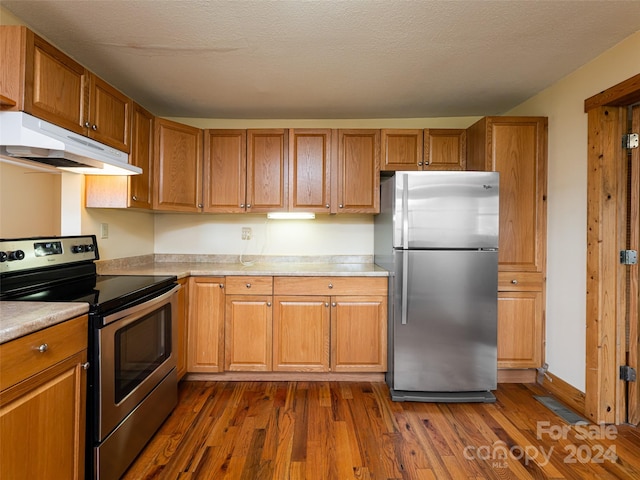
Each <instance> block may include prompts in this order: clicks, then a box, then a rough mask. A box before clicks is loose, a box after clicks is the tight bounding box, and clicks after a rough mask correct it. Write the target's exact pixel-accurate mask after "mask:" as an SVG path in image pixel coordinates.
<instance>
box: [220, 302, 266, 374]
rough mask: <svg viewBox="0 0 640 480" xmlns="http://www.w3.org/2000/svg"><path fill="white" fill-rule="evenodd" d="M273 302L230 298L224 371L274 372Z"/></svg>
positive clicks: (227, 306) (226, 324)
mask: <svg viewBox="0 0 640 480" xmlns="http://www.w3.org/2000/svg"><path fill="white" fill-rule="evenodd" d="M271 301H272V297H271V296H266V295H227V299H226V312H225V313H226V314H225V362H224V366H225V370H229V371H250V372H270V371H271V365H272V351H273V350H272V324H271V321H272V316H273V314H272V307H271Z"/></svg>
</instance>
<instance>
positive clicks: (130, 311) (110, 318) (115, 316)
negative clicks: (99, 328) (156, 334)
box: [103, 285, 180, 326]
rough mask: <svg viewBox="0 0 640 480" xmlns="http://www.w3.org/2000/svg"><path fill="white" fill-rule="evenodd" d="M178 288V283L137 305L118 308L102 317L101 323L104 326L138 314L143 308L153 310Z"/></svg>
mask: <svg viewBox="0 0 640 480" xmlns="http://www.w3.org/2000/svg"><path fill="white" fill-rule="evenodd" d="M178 290H180V285H176V286H175V287H173V288H172V289H171V290H169V291H168V292H165V293H163V294H162V295H160V296H158V297H155V298H153V299H152V300H148V301H146V302H143V303H140V304H138V305H134V306H133V307H129V308H127V309H125V310H120V311H119V312H116V313H112V314H111V315H107V316H106V317H104V320H103V325H104V326H106V325H109V324H110V323H113V322H115V321H118V320H120V319H121V318H124V317H130V316H137V315H138V314H140V313H141V312H143V311H145V310H153V309H155V307H157V306H158V305H160V304H162V303H166V301H167V299H168V298H170V297H171V296H172V295H173V294H174V293H176V292H177V291H178Z"/></svg>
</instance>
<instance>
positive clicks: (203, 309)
mask: <svg viewBox="0 0 640 480" xmlns="http://www.w3.org/2000/svg"><path fill="white" fill-rule="evenodd" d="M223 286H224V279H223V278H211V277H191V278H189V322H188V330H187V331H188V338H189V341H188V349H187V350H188V355H187V363H188V365H187V371H189V372H200V373H205V372H221V371H222V370H223V361H224V299H225V295H224V289H223Z"/></svg>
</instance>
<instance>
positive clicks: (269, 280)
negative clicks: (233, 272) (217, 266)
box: [226, 275, 273, 295]
mask: <svg viewBox="0 0 640 480" xmlns="http://www.w3.org/2000/svg"><path fill="white" fill-rule="evenodd" d="M226 293H227V295H271V294H273V277H258V276H255V277H254V276H251V275H246V276H243V275H238V276H232V277H227V285H226Z"/></svg>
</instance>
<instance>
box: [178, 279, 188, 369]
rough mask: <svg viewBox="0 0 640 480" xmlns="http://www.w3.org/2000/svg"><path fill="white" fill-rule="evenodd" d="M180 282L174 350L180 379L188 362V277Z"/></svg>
mask: <svg viewBox="0 0 640 480" xmlns="http://www.w3.org/2000/svg"><path fill="white" fill-rule="evenodd" d="M178 283H179V284H180V290H178V296H177V299H178V321H177V322H176V323H177V326H178V335H177V338H178V345H176V347H175V349H174V351H175V352H176V353H177V356H176V364H177V365H176V374H177V375H178V380H180V379H181V378H182V377H183V376H184V374H185V373H187V365H188V364H189V360H188V358H187V357H188V355H187V352H188V351H189V347H188V343H187V342H188V331H189V328H188V321H189V309H188V308H189V279H188V278H181V279H179V280H178Z"/></svg>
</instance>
